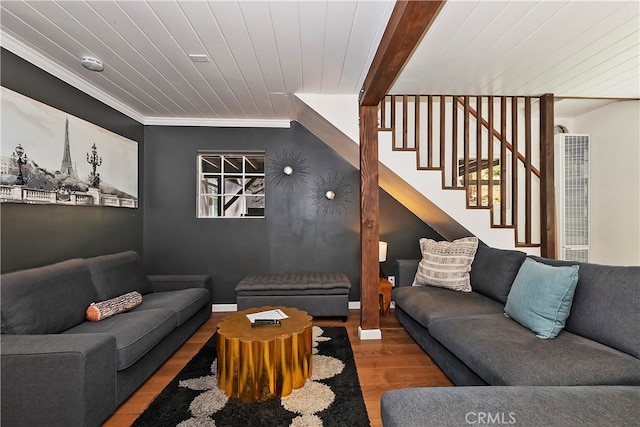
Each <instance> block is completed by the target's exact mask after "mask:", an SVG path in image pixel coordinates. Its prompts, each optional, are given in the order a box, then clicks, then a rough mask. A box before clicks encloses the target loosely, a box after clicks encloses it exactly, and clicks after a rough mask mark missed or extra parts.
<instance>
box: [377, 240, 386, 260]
mask: <svg viewBox="0 0 640 427" xmlns="http://www.w3.org/2000/svg"><path fill="white" fill-rule="evenodd" d="M386 260H387V242H379V243H378V261H379V262H385V261H386Z"/></svg>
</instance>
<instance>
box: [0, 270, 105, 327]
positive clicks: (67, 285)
mask: <svg viewBox="0 0 640 427" xmlns="http://www.w3.org/2000/svg"><path fill="white" fill-rule="evenodd" d="M1 284H2V291H1V292H2V298H0V302H1V313H2V333H3V334H31V335H36V334H56V333H59V332H62V331H65V330H67V329H69V328H71V327H73V326H75V325H78V324H80V323H82V322H83V321H84V320H85V310H86V308H87V306H88V305H89V304H91V303H92V302H93V301H95V300H96V298H97V294H96V290H95V288H94V287H93V286H92V284H91V275H90V274H89V270H88V269H87V267H86V266H85V265H84V263H83V262H82V260H80V259H73V260H68V261H64V262H60V263H56V264H51V265H48V266H45V267H39V268H32V269H28V270H22V271H16V272H13V273H7V274H3V275H2V279H1Z"/></svg>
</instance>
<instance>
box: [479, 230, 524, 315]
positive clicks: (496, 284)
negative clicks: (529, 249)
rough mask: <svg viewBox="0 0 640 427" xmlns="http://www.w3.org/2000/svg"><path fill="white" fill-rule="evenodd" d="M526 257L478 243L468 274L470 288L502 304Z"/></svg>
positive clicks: (518, 253)
mask: <svg viewBox="0 0 640 427" xmlns="http://www.w3.org/2000/svg"><path fill="white" fill-rule="evenodd" d="M526 257H527V254H525V253H524V252H520V251H515V250H505V249H496V248H492V247H489V246H487V245H485V244H484V243H482V242H480V243H479V244H478V250H477V251H476V256H475V258H474V259H473V263H472V264H471V272H470V273H469V276H470V277H471V288H472V289H473V291H474V292H478V293H481V294H482V295H486V296H488V297H489V298H493V299H494V300H496V301H500V302H501V303H503V304H504V303H505V302H507V296H509V290H510V289H511V285H512V284H513V281H514V280H515V278H516V274H518V271H519V270H520V266H522V263H523V262H524V259H525V258H526Z"/></svg>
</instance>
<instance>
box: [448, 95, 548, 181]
mask: <svg viewBox="0 0 640 427" xmlns="http://www.w3.org/2000/svg"><path fill="white" fill-rule="evenodd" d="M490 98H493V96H491V97H490ZM458 102H460V104H462V101H461V100H460V99H459V100H458ZM469 111H470V112H471V115H472V116H473V117H475V118H476V120H478V113H477V112H476V111H475V110H474V109H473V108H471V109H469ZM479 119H480V122H481V123H482V126H485V127H486V128H487V129H489V132H491V133H493V136H494V138H497V139H499V140H500V141H502V140H503V138H502V135H501V134H500V132H498V131H497V130H495V128H494V127H493V126H490V125H489V123H488V122H487V121H486V120H485V119H484V118H482V117H480V118H479ZM504 143H505V144H506V147H507V150H511V151H513V147H512V146H511V144H510V143H509V141H507V140H506V138H505V139H504ZM518 160H520V161H521V162H523V163H524V162H525V158H524V156H523V155H522V154H520V153H518ZM532 171H533V173H534V174H535V175H536V176H537V177H538V178H539V177H540V171H539V170H538V169H536V168H532Z"/></svg>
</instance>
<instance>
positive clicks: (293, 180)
mask: <svg viewBox="0 0 640 427" xmlns="http://www.w3.org/2000/svg"><path fill="white" fill-rule="evenodd" d="M308 169H309V166H308V165H307V159H305V158H304V157H302V153H294V152H293V151H286V150H283V151H282V152H278V153H276V154H275V155H274V156H273V158H271V159H270V160H269V168H268V169H267V176H268V177H269V178H271V179H272V180H273V182H274V184H275V185H276V187H278V188H282V189H284V190H285V191H293V190H294V189H295V190H299V189H301V188H302V186H303V185H304V184H306V183H307V181H306V179H305V175H307V174H308V173H309V172H308Z"/></svg>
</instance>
